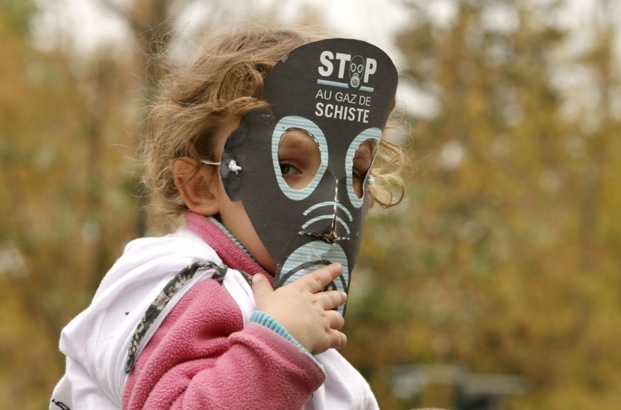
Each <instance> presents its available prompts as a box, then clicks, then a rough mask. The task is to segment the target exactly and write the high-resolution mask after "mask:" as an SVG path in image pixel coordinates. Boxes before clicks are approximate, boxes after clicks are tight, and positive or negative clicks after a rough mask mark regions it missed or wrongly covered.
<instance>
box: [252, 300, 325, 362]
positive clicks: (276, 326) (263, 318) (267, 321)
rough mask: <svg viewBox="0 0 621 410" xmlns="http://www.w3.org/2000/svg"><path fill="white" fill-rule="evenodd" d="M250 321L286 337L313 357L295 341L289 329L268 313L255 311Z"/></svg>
mask: <svg viewBox="0 0 621 410" xmlns="http://www.w3.org/2000/svg"><path fill="white" fill-rule="evenodd" d="M250 321H251V322H255V323H258V324H260V325H263V326H265V327H267V328H268V329H270V330H272V331H274V332H276V333H278V334H279V335H281V336H282V337H284V338H285V339H287V340H288V341H290V342H291V343H293V344H294V345H295V346H296V347H297V348H298V349H300V350H301V351H302V352H304V353H306V354H307V355H309V356H311V357H313V355H312V354H311V353H310V352H309V351H308V350H306V348H305V347H304V346H302V345H301V344H300V343H299V342H298V341H297V340H295V338H294V337H293V336H291V335H290V334H289V332H287V329H285V328H284V327H283V326H282V325H281V324H280V323H278V322H277V321H276V319H274V318H273V317H271V316H270V315H268V314H267V313H265V312H261V311H260V310H255V311H254V313H253V314H252V316H251V317H250Z"/></svg>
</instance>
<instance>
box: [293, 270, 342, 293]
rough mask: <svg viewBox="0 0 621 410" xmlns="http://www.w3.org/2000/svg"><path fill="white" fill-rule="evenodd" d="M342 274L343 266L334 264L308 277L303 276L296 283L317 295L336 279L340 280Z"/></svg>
mask: <svg viewBox="0 0 621 410" xmlns="http://www.w3.org/2000/svg"><path fill="white" fill-rule="evenodd" d="M342 273H343V266H341V264H340V263H332V264H330V265H327V266H325V267H323V268H321V269H317V270H316V271H314V272H311V273H309V274H308V275H304V276H302V277H301V278H300V279H298V281H297V282H295V283H297V284H298V286H302V287H303V288H304V289H306V290H308V291H310V292H311V293H317V292H319V291H321V290H322V289H323V288H325V287H326V286H327V285H328V284H329V283H330V282H332V281H333V280H334V279H336V278H338V277H339V276H340V275H341V274H342Z"/></svg>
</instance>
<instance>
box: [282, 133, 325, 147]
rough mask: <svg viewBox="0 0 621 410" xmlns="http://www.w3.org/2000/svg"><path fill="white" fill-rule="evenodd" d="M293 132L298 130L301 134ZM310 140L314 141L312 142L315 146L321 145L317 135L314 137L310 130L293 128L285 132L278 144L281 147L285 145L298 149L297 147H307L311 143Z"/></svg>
mask: <svg viewBox="0 0 621 410" xmlns="http://www.w3.org/2000/svg"><path fill="white" fill-rule="evenodd" d="M293 132H296V134H297V133H299V135H292V134H291V133H293ZM310 141H312V142H313V144H312V146H313V147H314V146H318V145H319V143H318V142H317V140H316V139H315V137H313V135H312V134H310V133H309V132H306V131H304V130H298V129H293V130H287V132H285V134H284V135H283V136H282V137H281V138H280V142H279V143H278V144H279V146H281V147H282V146H284V147H286V148H293V149H297V148H305V147H306V146H308V145H309V142H310Z"/></svg>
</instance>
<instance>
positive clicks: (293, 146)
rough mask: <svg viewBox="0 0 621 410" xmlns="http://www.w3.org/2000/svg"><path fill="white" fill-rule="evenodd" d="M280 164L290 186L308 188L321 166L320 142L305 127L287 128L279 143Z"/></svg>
mask: <svg viewBox="0 0 621 410" xmlns="http://www.w3.org/2000/svg"><path fill="white" fill-rule="evenodd" d="M278 164H279V167H280V173H281V175H282V178H283V179H284V181H285V183H286V184H287V185H288V186H289V188H292V189H295V190H300V189H304V188H306V187H307V186H308V185H309V184H310V183H311V182H312V181H313V179H314V177H315V175H317V171H318V170H319V167H320V166H321V151H320V149H319V143H318V142H317V140H316V139H315V137H314V136H313V135H312V134H311V133H310V132H308V131H306V130H304V129H301V128H289V129H287V130H286V131H285V132H284V133H283V134H282V136H281V137H280V141H279V143H278Z"/></svg>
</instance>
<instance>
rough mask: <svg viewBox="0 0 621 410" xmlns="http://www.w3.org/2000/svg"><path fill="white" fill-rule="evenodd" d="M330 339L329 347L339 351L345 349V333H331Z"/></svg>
mask: <svg viewBox="0 0 621 410" xmlns="http://www.w3.org/2000/svg"><path fill="white" fill-rule="evenodd" d="M330 339H331V340H330V342H331V344H330V346H331V347H333V348H335V349H340V348H342V347H345V345H347V336H346V335H345V333H341V332H339V331H336V330H335V331H334V332H332V335H331V338H330Z"/></svg>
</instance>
